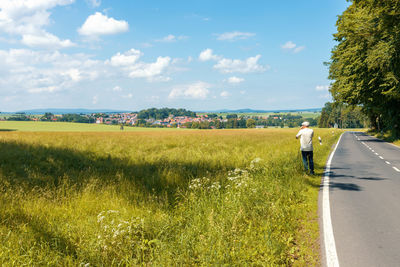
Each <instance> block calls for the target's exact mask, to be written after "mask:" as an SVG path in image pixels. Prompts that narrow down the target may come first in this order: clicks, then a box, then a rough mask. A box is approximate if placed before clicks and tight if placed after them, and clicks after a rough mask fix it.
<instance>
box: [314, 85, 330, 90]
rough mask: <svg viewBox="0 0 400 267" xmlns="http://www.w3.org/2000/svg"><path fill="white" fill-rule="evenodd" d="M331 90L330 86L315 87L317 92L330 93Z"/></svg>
mask: <svg viewBox="0 0 400 267" xmlns="http://www.w3.org/2000/svg"><path fill="white" fill-rule="evenodd" d="M330 88H331V86H330V85H317V86H315V90H317V91H328V90H329V89H330Z"/></svg>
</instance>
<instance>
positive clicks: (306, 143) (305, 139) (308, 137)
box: [296, 128, 314, 151]
mask: <svg viewBox="0 0 400 267" xmlns="http://www.w3.org/2000/svg"><path fill="white" fill-rule="evenodd" d="M313 136H314V131H313V130H312V129H310V128H304V129H301V130H300V131H299V132H298V133H297V135H296V138H299V137H300V150H301V151H313V145H312V138H313Z"/></svg>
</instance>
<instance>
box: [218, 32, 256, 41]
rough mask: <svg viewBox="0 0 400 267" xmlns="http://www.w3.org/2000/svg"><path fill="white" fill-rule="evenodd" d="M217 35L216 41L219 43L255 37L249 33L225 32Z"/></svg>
mask: <svg viewBox="0 0 400 267" xmlns="http://www.w3.org/2000/svg"><path fill="white" fill-rule="evenodd" d="M216 35H217V40H220V41H236V40H243V39H248V38H250V37H252V36H255V35H256V34H255V33H251V32H238V31H234V32H225V33H221V34H216Z"/></svg>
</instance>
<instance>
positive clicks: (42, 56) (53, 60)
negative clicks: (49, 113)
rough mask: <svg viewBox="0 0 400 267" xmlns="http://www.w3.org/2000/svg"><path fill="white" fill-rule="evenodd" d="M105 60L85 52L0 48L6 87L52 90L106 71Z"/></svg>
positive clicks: (0, 77) (0, 70)
mask: <svg viewBox="0 0 400 267" xmlns="http://www.w3.org/2000/svg"><path fill="white" fill-rule="evenodd" d="M103 66H104V64H103V62H101V61H96V60H92V59H90V57H88V56H85V55H83V54H77V55H67V54H62V53H60V52H58V51H55V52H48V51H32V50H28V49H10V50H0V80H1V83H2V84H1V87H2V89H4V90H10V89H12V90H14V91H19V92H29V93H44V92H48V93H52V92H56V91H60V90H64V89H67V88H70V87H72V86H73V85H75V84H77V83H79V82H81V81H83V80H88V81H92V80H94V79H96V78H97V77H99V76H100V73H103V74H104V73H107V71H106V70H104V69H103Z"/></svg>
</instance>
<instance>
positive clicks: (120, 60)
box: [110, 48, 142, 66]
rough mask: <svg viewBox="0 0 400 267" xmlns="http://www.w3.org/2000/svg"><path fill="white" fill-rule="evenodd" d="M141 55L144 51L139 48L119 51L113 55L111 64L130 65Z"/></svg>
mask: <svg viewBox="0 0 400 267" xmlns="http://www.w3.org/2000/svg"><path fill="white" fill-rule="evenodd" d="M141 56H142V53H141V52H140V51H139V50H136V49H134V48H132V49H130V50H128V51H126V52H125V53H122V54H121V53H120V52H118V53H117V54H116V55H114V56H112V57H111V60H110V64H111V65H113V66H129V65H132V64H134V63H135V62H136V61H137V60H138V59H139V58H140V57H141Z"/></svg>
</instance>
